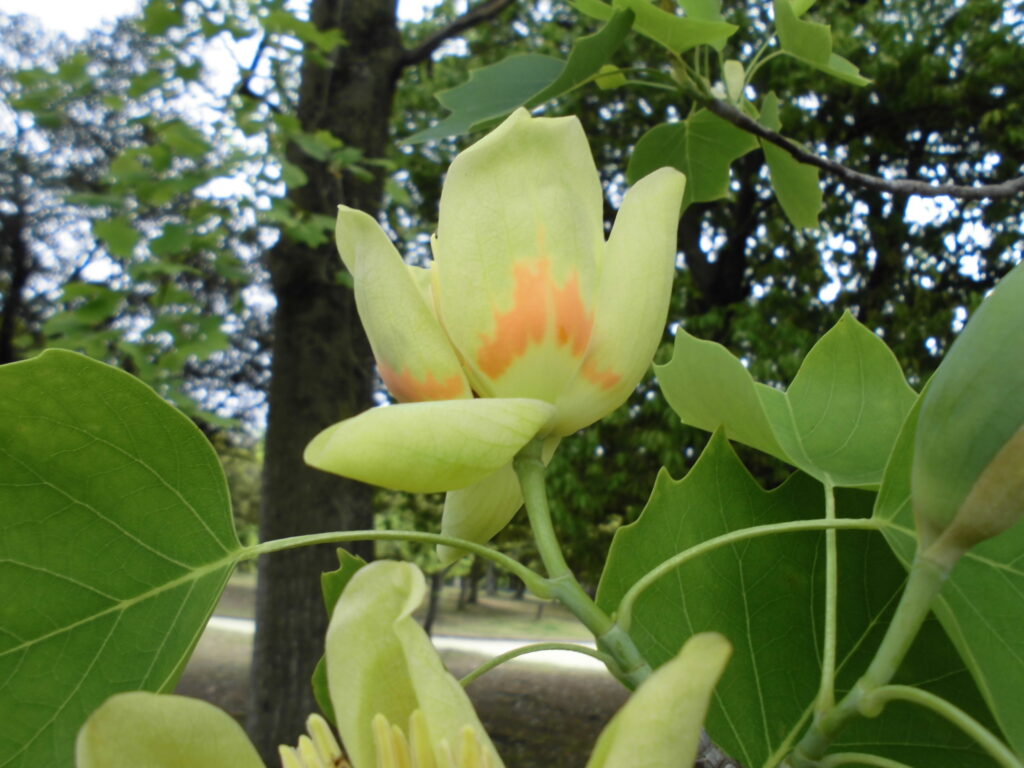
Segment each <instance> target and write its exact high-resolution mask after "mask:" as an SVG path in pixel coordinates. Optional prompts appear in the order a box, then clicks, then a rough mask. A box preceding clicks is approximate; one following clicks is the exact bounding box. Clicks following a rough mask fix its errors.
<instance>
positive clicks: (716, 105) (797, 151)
mask: <svg viewBox="0 0 1024 768" xmlns="http://www.w3.org/2000/svg"><path fill="white" fill-rule="evenodd" d="M696 98H697V99H698V101H699V102H700V103H701V104H703V105H704V106H705V107H706V108H707V109H708V111H710V112H713V113H714V114H716V115H718V116H719V117H720V118H722V119H723V120H727V121H729V122H730V123H732V124H733V125H735V126H736V127H737V128H741V129H743V130H744V131H747V132H748V133H752V134H753V135H755V136H757V137H759V138H762V139H764V140H765V141H770V142H771V143H772V144H775V145H776V146H779V147H782V149H784V150H786V151H787V152H788V153H789V154H790V155H792V156H793V157H794V158H795V159H796V160H798V161H799V162H801V163H805V164H807V165H812V166H814V167H815V168H820V169H821V170H823V171H825V172H826V173H829V174H831V175H832V176H835V177H836V178H839V179H842V180H843V181H845V182H848V183H850V184H853V185H856V186H860V187H867V188H868V189H874V190H877V191H879V192H889V193H891V194H894V195H920V196H921V197H943V196H946V197H955V198H959V199H961V200H996V199H1006V198H1010V197H1013V196H1014V195H1018V194H1020V193H1021V192H1024V176H1021V177H1018V178H1016V179H1010V180H1009V181H1004V182H1002V183H1000V184H979V185H977V186H965V185H962V184H931V183H929V182H927V181H921V180H918V179H883V178H882V177H881V176H872V175H871V174H868V173H861V172H860V171H855V170H853V169H851V168H847V167H846V166H845V165H842V164H840V163H837V162H834V161H832V160H829V159H827V158H824V157H821V156H820V155H816V154H814V153H813V152H809V151H808V150H806V149H804V148H803V147H802V146H800V145H799V144H797V143H795V142H793V141H790V140H789V139H787V138H786V137H785V136H783V135H781V134H779V133H776V132H775V131H773V130H771V129H770V128H767V127H765V126H764V125H762V124H761V123H759V122H758V121H757V120H754V119H753V118H752V117H750V116H749V115H747V114H745V113H743V112H741V111H740V110H739V109H738V108H737V107H735V106H734V105H732V104H730V103H729V102H726V101H722V100H721V99H715V98H711V97H708V96H702V95H699V96H696Z"/></svg>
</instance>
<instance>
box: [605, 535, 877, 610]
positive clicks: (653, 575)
mask: <svg viewBox="0 0 1024 768" xmlns="http://www.w3.org/2000/svg"><path fill="white" fill-rule="evenodd" d="M829 529H837V530H860V531H864V530H867V531H876V530H878V523H877V522H876V521H875V520H872V519H871V518H869V517H851V518H846V517H842V518H837V519H835V520H828V519H820V520H791V521H789V522H785V523H769V524H768V525H754V526H751V527H750V528H741V529H740V530H738V531H730V532H729V533H724V534H722V535H721V536H715V537H714V538H713V539H708V540H707V541H702V542H701V543H700V544H696V545H694V546H692V547H690V548H689V549H686V550H683V551H682V552H680V553H679V554H677V555H673V556H672V557H670V558H668V559H667V560H664V561H663V562H661V563H659V564H658V565H657V566H656V567H654V568H652V569H651V570H649V571H648V572H647V573H645V574H644V575H643V576H641V577H640V578H639V579H637V580H636V581H635V582H634V583H633V586H631V587H630V588H629V589H628V590H627V591H626V594H625V595H623V596H622V600H621V601H620V602H619V608H618V611H617V615H618V624H619V626H621V627H624V628H625V629H627V630H628V629H629V626H630V623H631V621H632V616H633V608H634V606H635V605H636V601H637V599H639V597H640V595H642V594H643V593H644V592H645V591H646V590H647V589H648V587H650V586H651V585H653V584H654V583H655V582H656V581H658V579H660V578H662V577H663V576H667V575H668V574H669V573H671V572H672V571H674V570H675V569H676V568H679V567H680V566H682V565H684V564H685V563H688V562H690V560H693V559H694V558H697V557H700V556H701V555H704V554H707V553H708V552H711V551H712V550H715V549H718V548H719V547H725V546H728V545H729V544H735V543H737V542H739V541H745V540H747V539H756V538H759V537H761V536H769V535H772V534H777V533H797V532H800V531H821V530H829Z"/></svg>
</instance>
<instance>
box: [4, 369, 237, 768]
mask: <svg viewBox="0 0 1024 768" xmlns="http://www.w3.org/2000/svg"><path fill="white" fill-rule="evenodd" d="M239 552H240V546H239V543H238V539H237V538H236V536H235V533H234V529H233V527H232V521H231V513H230V503H229V500H228V492H227V486H226V484H225V480H224V475H223V473H222V471H221V468H220V463H219V462H218V460H217V456H216V454H215V453H214V451H213V449H212V448H211V447H210V445H209V443H208V442H207V441H206V439H205V438H204V437H203V435H202V433H200V431H199V430H198V429H196V427H195V426H194V425H193V424H192V423H191V422H190V421H189V420H188V419H186V418H185V417H184V416H182V415H181V414H180V413H178V412H177V411H175V410H174V409H173V408H172V407H171V406H169V405H167V404H166V403H165V402H163V401H162V400H161V399H160V398H159V397H158V396H157V395H156V394H155V393H154V392H153V391H152V390H150V389H149V388H148V387H146V386H145V385H144V384H142V383H141V382H139V381H138V380H137V379H135V378H133V377H132V376H130V375H128V374H127V373H124V372H122V371H120V370H117V369H115V368H111V367H109V366H107V365H103V364H101V363H97V362H94V361H92V360H89V359H88V358H86V357H83V356H81V355H77V354H74V353H71V352H64V351H59V350H53V351H48V352H44V353H43V354H42V355H41V356H40V357H37V358H35V359H32V360H28V361H25V362H21V363H13V364H10V365H7V366H4V367H3V368H0V584H3V599H2V600H0V766H4V767H5V768H8V767H10V768H14V767H15V766H26V767H27V766H39V765H45V766H67V765H70V764H71V763H72V759H73V758H72V754H73V748H74V740H75V735H76V732H77V730H78V727H79V725H81V723H82V722H83V721H84V720H85V718H86V717H87V716H88V715H89V713H90V712H92V710H93V709H95V708H96V707H97V706H99V705H100V703H102V702H103V701H104V700H105V699H106V698H107V697H108V696H109V695H111V694H112V693H115V692H117V691H125V690H133V689H146V690H152V691H163V690H169V689H171V688H172V687H173V686H174V684H175V682H176V681H177V678H178V676H179V674H180V672H181V669H182V667H183V665H184V662H185V660H186V659H187V657H188V655H189V653H190V652H191V649H192V647H193V646H194V645H195V643H196V641H197V640H198V638H199V634H200V633H201V631H202V629H203V627H204V625H205V623H206V620H207V618H208V617H209V615H210V613H211V612H212V610H213V607H214V605H215V604H216V602H217V598H218V596H219V595H220V593H221V590H222V589H223V586H224V583H225V581H226V580H227V578H228V575H229V574H230V572H231V570H232V567H233V566H234V564H235V562H236V560H237V559H238V555H239Z"/></svg>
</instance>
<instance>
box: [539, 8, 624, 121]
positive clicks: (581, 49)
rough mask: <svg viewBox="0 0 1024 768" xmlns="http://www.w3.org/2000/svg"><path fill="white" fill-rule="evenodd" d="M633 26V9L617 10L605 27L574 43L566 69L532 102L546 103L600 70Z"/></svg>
mask: <svg viewBox="0 0 1024 768" xmlns="http://www.w3.org/2000/svg"><path fill="white" fill-rule="evenodd" d="M632 26H633V12H632V11H628V10H627V11H617V12H616V13H614V14H613V15H612V16H611V17H610V18H609V19H608V23H607V24H605V25H604V26H603V27H601V29H599V30H598V31H597V32H595V33H594V34H592V35H587V36H585V37H581V38H578V39H577V40H576V41H575V42H574V43H573V45H572V51H570V52H569V58H568V60H567V61H566V62H565V69H563V70H562V73H561V74H560V75H559V76H558V79H556V80H555V81H554V82H553V83H551V85H549V86H548V87H547V88H545V89H544V90H543V91H541V92H540V93H538V94H535V95H533V96H531V97H530V101H529V103H530V104H543V103H544V102H545V101H549V100H550V99H553V98H555V97H556V96H560V95H561V94H563V93H566V92H567V91H571V90H572V89H573V88H575V87H576V86H578V85H580V84H581V83H583V82H585V81H586V80H587V79H588V78H589V77H591V76H593V75H595V74H597V73H598V72H599V71H600V70H601V67H603V66H604V65H605V63H606V62H608V61H609V60H610V59H611V58H612V54H614V53H615V52H616V51H617V50H618V49H619V46H621V45H622V42H623V41H624V40H625V39H626V35H628V34H629V30H630V28H631V27H632Z"/></svg>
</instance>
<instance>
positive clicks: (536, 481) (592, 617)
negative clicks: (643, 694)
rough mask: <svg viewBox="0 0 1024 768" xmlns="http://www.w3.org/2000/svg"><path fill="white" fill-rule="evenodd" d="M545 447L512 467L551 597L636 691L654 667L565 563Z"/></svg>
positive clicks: (537, 443) (525, 453) (539, 443)
mask: <svg viewBox="0 0 1024 768" xmlns="http://www.w3.org/2000/svg"><path fill="white" fill-rule="evenodd" d="M543 446H544V442H543V440H541V439H535V440H533V441H531V442H530V443H529V444H528V445H527V446H526V447H525V448H523V450H522V451H520V452H519V454H518V455H517V456H516V458H515V460H514V461H513V462H512V466H513V467H514V468H515V471H516V475H517V476H518V477H519V484H520V486H522V489H523V502H524V504H525V505H526V513H527V515H528V516H529V518H530V527H531V528H532V530H533V537H534V540H535V541H536V543H537V551H538V553H539V554H540V559H541V561H542V562H543V563H544V568H545V569H546V570H547V573H548V585H549V587H550V590H551V593H552V594H553V595H554V596H555V597H556V598H557V599H558V600H559V601H560V602H561V603H562V604H563V605H564V606H565V607H566V608H568V609H569V611H570V612H572V614H573V615H575V616H576V618H578V619H579V620H580V621H581V622H583V625H584V626H585V627H586V628H587V629H589V630H590V631H591V632H592V633H593V634H594V637H595V638H596V639H597V644H598V647H599V648H600V649H601V650H603V651H604V652H606V653H607V654H608V655H609V656H611V657H612V658H613V659H614V660H615V665H616V668H611V667H610V668H609V669H610V671H611V672H612V673H613V674H614V675H615V676H616V677H618V678H619V679H620V680H622V681H623V683H625V684H626V685H628V686H629V687H631V688H635V687H636V686H637V685H639V684H640V683H641V682H642V681H643V680H644V679H645V678H646V677H647V676H648V675H650V674H651V666H650V664H648V663H647V660H646V659H645V658H644V657H643V655H642V654H641V653H640V651H639V649H638V648H637V647H636V644H635V643H634V642H633V639H632V638H631V637H630V636H629V635H628V634H627V633H626V632H625V630H623V629H622V628H621V627H619V626H618V625H616V624H615V623H614V622H613V621H612V620H611V618H609V616H608V614H606V613H605V612H604V611H602V610H601V609H600V608H598V606H597V604H596V603H595V602H594V601H593V599H591V597H590V595H588V594H587V593H586V591H584V589H583V587H581V586H580V583H579V581H577V580H576V576H575V575H574V574H573V572H572V569H571V568H569V564H568V563H566V562H565V557H564V556H563V555H562V548H561V546H559V544H558V537H557V536H556V535H555V529H554V526H553V525H552V523H551V509H550V507H549V506H548V495H547V488H546V487H545V483H544V461H543V458H542V456H541V452H542V450H543Z"/></svg>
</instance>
